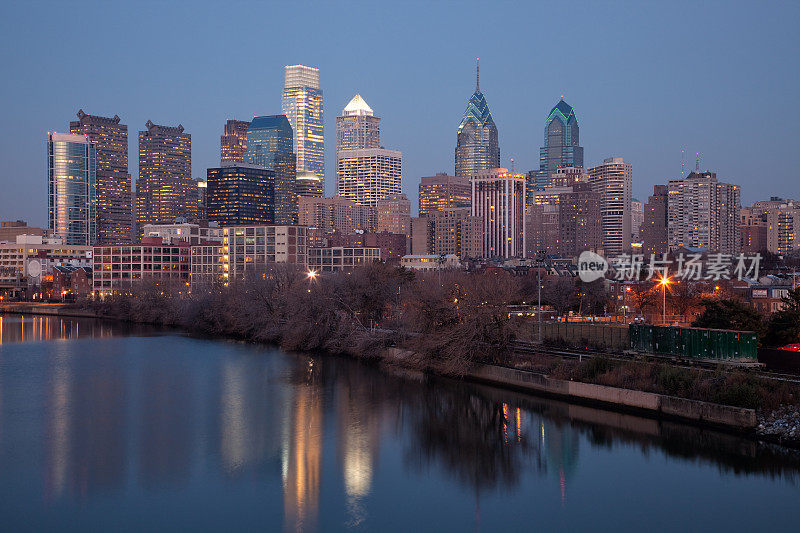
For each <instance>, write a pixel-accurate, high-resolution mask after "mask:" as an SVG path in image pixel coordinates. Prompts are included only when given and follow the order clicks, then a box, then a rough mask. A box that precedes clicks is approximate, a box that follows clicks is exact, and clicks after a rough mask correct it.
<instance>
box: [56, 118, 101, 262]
mask: <svg viewBox="0 0 800 533" xmlns="http://www.w3.org/2000/svg"><path fill="white" fill-rule="evenodd" d="M95 148H96V145H95V144H94V143H92V142H91V141H90V140H89V137H88V136H86V135H73V134H68V133H48V136H47V161H48V165H47V166H48V194H47V198H48V223H49V228H50V229H51V230H52V231H53V233H54V234H55V235H56V236H58V237H60V238H62V239H63V240H64V244H69V245H82V246H91V245H92V244H94V243H95V241H96V240H97V212H96V210H95V205H96V202H95V183H96V182H95V179H96V159H95Z"/></svg>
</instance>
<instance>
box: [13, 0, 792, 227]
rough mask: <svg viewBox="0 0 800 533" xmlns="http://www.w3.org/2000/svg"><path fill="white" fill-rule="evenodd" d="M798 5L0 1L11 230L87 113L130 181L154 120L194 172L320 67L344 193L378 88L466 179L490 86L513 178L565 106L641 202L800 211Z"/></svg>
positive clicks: (412, 168) (428, 149)
mask: <svg viewBox="0 0 800 533" xmlns="http://www.w3.org/2000/svg"><path fill="white" fill-rule="evenodd" d="M798 23H800V2H783V3H780V2H755V1H754V2H736V1H725V2H711V1H703V2H696V1H695V2H686V3H684V2H633V1H631V2H575V3H573V2H566V1H562V2H557V3H534V2H518V3H510V2H497V1H487V0H484V1H481V2H467V1H464V2H444V1H436V0H433V1H431V0H429V1H425V2H420V3H411V2H391V3H384V2H377V1H376V2H360V3H344V2H316V3H307V2H301V1H296V2H287V3H267V2H258V3H248V2H230V1H226V2H221V1H214V2H191V3H190V2H153V3H145V2H125V3H121V2H120V3H112V2H108V3H106V2H93V3H79V2H64V1H59V2H55V3H45V2H20V3H16V2H9V1H8V0H6V1H5V2H3V3H2V6H0V43H2V46H0V66H2V74H3V77H2V82H0V95H1V96H2V103H3V112H4V117H5V118H4V121H3V122H4V127H2V128H0V219H2V220H7V219H17V218H21V219H24V220H27V221H28V222H29V223H32V224H46V221H47V212H46V208H47V196H46V194H47V193H46V183H47V169H46V149H45V136H46V132H47V131H62V132H66V131H68V130H69V121H70V120H74V119H75V114H76V113H77V111H78V109H80V108H82V109H84V111H86V112H87V113H90V114H97V115H104V116H113V115H114V114H118V115H119V116H120V117H122V120H123V122H124V123H125V124H128V128H129V146H130V152H129V157H130V172H131V175H132V176H133V179H134V181H135V179H136V177H137V174H138V164H137V163H138V149H137V135H138V134H137V132H138V131H139V130H141V129H144V124H145V122H146V121H147V120H152V121H153V122H155V123H157V124H165V125H177V124H178V123H181V124H183V126H184V127H185V128H186V130H187V131H188V132H189V133H191V134H192V165H193V167H192V174H193V176H194V177H198V176H205V171H206V168H207V167H209V166H214V165H217V164H218V160H219V136H220V135H221V134H222V128H223V125H224V123H225V120H226V119H228V118H240V119H250V118H252V117H253V116H254V115H265V114H276V113H280V112H281V111H280V98H281V92H282V89H283V66H284V65H287V64H296V63H302V64H305V65H311V66H316V67H319V68H320V71H321V82H322V88H323V91H324V105H325V140H326V154H325V159H326V161H325V164H326V193H327V194H333V192H334V191H335V172H334V170H335V167H334V151H335V119H334V117H335V116H336V115H337V114H339V113H341V110H342V108H343V107H344V106H345V105H346V104H347V102H348V101H349V99H350V98H351V97H352V96H353V95H354V94H355V93H360V94H361V95H362V96H363V97H364V99H365V100H366V101H367V102H368V103H369V105H370V106H371V107H372V108H373V109H374V110H375V114H376V115H378V116H380V117H381V119H382V124H381V128H382V141H383V144H384V146H386V147H387V148H393V149H398V150H402V152H403V189H404V191H405V192H406V193H407V194H408V195H409V197H410V198H411V199H412V206H413V207H412V211H413V212H416V204H417V185H418V183H419V178H420V177H421V176H425V175H431V174H433V173H435V172H437V171H447V172H449V173H452V172H453V154H454V148H455V142H456V128H457V127H458V124H459V122H460V120H461V116H462V114H463V112H464V109H465V108H466V104H467V100H468V99H469V97H470V95H471V94H472V92H473V90H474V87H475V58H476V57H477V56H480V58H481V90H482V91H483V93H484V94H485V95H486V99H487V101H488V103H489V107H490V109H491V111H492V115H493V116H494V119H495V122H496V123H497V127H498V130H499V137H500V157H501V164H503V165H506V166H508V165H509V157H514V158H515V160H516V169H517V170H518V171H527V170H529V169H532V168H535V167H538V153H539V147H540V146H541V145H542V141H543V138H542V137H543V127H544V120H545V118H546V117H547V114H548V112H549V111H550V109H551V108H552V106H553V105H555V104H556V103H557V101H558V99H559V95H561V94H564V95H565V96H564V97H565V100H566V101H567V102H568V103H569V104H571V105H572V106H573V107H574V108H575V111H576V114H577V117H578V122H579V124H580V128H581V144H582V145H583V146H584V149H585V163H586V165H587V166H590V165H593V164H596V163H599V162H601V161H602V160H603V158H605V157H611V156H623V157H624V158H625V159H626V160H629V161H630V162H631V163H633V192H634V196H636V197H639V198H640V199H642V200H643V201H644V200H646V199H647V195H648V194H650V193H651V192H652V187H653V185H654V184H656V183H664V182H665V180H667V179H668V178H674V177H678V176H679V174H680V163H681V149H686V153H687V158H686V159H687V168H694V153H695V152H697V151H699V152H701V153H702V164H701V166H702V168H703V169H708V170H712V171H716V172H717V173H718V177H719V178H721V179H723V180H726V181H730V182H732V183H737V184H740V185H741V186H742V200H743V203H750V202H752V201H754V200H758V199H767V198H769V197H770V196H783V197H795V198H800V179H799V178H800V172H798V165H797V163H796V162H795V161H794V157H795V154H796V152H797V150H798V141H799V140H800V134H798V130H797V125H798V123H800V120H799V119H800V99H799V98H798V96H800V69H798V64H800V61H799V60H800V31H798Z"/></svg>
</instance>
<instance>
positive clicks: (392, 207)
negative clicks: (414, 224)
mask: <svg viewBox="0 0 800 533" xmlns="http://www.w3.org/2000/svg"><path fill="white" fill-rule="evenodd" d="M375 231H376V232H382V231H386V232H388V233H397V234H399V235H406V236H411V201H410V200H409V199H408V197H407V196H406V195H405V194H397V195H393V196H388V197H386V198H383V199H381V200H378V201H377V202H376V204H375Z"/></svg>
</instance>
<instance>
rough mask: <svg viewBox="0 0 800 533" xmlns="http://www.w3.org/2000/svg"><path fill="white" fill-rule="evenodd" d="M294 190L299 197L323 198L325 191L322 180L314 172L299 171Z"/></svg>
mask: <svg viewBox="0 0 800 533" xmlns="http://www.w3.org/2000/svg"><path fill="white" fill-rule="evenodd" d="M294 191H295V193H296V194H297V196H298V197H300V196H313V197H316V198H322V196H323V192H324V191H323V190H322V180H321V179H320V177H319V176H317V175H316V174H314V173H313V172H308V171H305V170H302V171H299V172H297V177H296V178H295V180H294Z"/></svg>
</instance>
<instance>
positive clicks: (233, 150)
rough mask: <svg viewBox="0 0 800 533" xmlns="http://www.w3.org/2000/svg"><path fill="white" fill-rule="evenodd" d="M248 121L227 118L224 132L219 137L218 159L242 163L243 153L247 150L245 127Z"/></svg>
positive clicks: (247, 126)
mask: <svg viewBox="0 0 800 533" xmlns="http://www.w3.org/2000/svg"><path fill="white" fill-rule="evenodd" d="M249 127H250V123H249V122H247V121H246V120H235V119H233V120H228V122H226V123H225V130H224V131H225V132H224V134H223V135H222V136H221V137H220V138H219V160H220V161H233V162H235V163H244V154H245V152H247V128H249Z"/></svg>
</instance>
